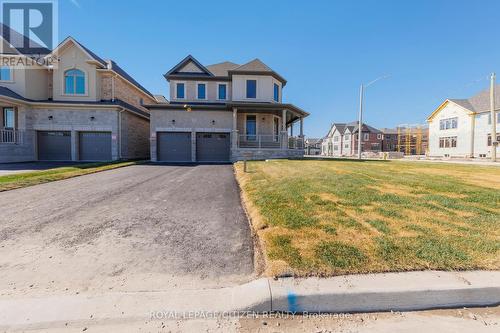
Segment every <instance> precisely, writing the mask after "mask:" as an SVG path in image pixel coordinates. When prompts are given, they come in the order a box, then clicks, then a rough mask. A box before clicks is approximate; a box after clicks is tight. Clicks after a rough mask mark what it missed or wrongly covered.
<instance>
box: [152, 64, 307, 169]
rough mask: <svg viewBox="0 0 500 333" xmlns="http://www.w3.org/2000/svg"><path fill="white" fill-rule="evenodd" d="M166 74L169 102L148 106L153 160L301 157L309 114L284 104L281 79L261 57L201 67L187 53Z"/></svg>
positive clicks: (283, 81)
mask: <svg viewBox="0 0 500 333" xmlns="http://www.w3.org/2000/svg"><path fill="white" fill-rule="evenodd" d="M165 78H166V79H167V81H168V82H169V84H170V102H169V103H159V104H156V105H149V106H148V108H149V109H150V112H151V159H152V160H153V161H169V162H194V161H199V162H219V161H236V160H241V159H266V158H285V157H299V156H303V155H304V144H303V119H304V118H305V117H307V116H308V115H309V114H308V113H307V112H305V111H303V110H302V109H300V108H298V107H297V106H295V105H292V104H287V103H283V101H282V96H283V94H282V90H283V88H284V87H285V85H286V83H287V82H286V80H285V79H284V78H283V77H282V76H281V75H279V74H278V73H276V72H275V71H273V70H272V69H271V68H269V67H268V66H267V65H265V64H264V63H262V62H261V61H260V60H258V59H255V60H252V61H250V62H248V63H246V64H244V65H238V64H235V63H232V62H223V63H219V64H215V65H210V66H204V65H202V64H201V63H200V62H198V61H197V60H196V59H195V58H194V57H192V56H187V57H186V58H185V59H183V60H182V61H181V62H180V63H178V64H177V65H176V66H174V67H173V68H172V69H171V70H170V71H168V72H167V73H166V74H165ZM296 122H300V133H299V136H298V137H293V136H292V130H291V129H290V128H291V126H292V124H294V123H296ZM289 129H290V133H289Z"/></svg>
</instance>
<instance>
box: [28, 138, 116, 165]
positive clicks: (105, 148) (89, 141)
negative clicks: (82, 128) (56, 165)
mask: <svg viewBox="0 0 500 333" xmlns="http://www.w3.org/2000/svg"><path fill="white" fill-rule="evenodd" d="M37 142H38V159H39V160H41V161H71V132H69V131H39V132H38V134H37ZM78 156H79V160H80V161H110V160H111V132H78Z"/></svg>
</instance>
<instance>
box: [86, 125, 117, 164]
mask: <svg viewBox="0 0 500 333" xmlns="http://www.w3.org/2000/svg"><path fill="white" fill-rule="evenodd" d="M78 145H79V147H80V148H79V154H80V155H79V160H80V161H111V132H79V136H78Z"/></svg>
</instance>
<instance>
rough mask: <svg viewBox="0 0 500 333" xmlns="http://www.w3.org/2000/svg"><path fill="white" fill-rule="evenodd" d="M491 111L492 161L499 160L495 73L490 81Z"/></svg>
mask: <svg viewBox="0 0 500 333" xmlns="http://www.w3.org/2000/svg"><path fill="white" fill-rule="evenodd" d="M490 111H491V160H492V161H493V162H496V160H497V146H498V142H497V119H496V114H495V73H491V81H490Z"/></svg>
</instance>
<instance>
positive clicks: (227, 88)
mask: <svg viewBox="0 0 500 333" xmlns="http://www.w3.org/2000/svg"><path fill="white" fill-rule="evenodd" d="M224 85H225V86H226V98H219V86H224ZM215 93H216V99H217V100H218V101H227V100H228V97H229V85H228V84H227V83H226V82H217V91H216V92H215Z"/></svg>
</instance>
